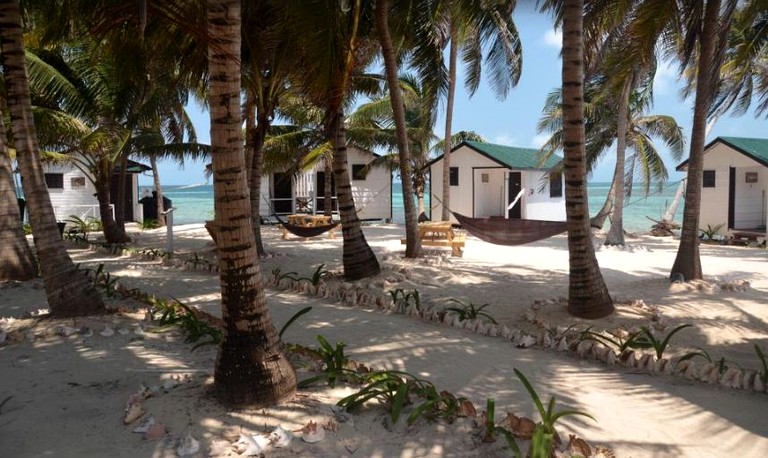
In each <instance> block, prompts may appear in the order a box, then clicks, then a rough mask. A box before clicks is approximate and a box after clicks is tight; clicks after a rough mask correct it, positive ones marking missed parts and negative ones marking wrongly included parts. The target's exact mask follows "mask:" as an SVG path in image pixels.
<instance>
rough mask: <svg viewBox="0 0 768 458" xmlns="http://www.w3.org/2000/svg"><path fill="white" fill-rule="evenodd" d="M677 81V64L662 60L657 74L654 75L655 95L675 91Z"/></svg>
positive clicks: (668, 93)
mask: <svg viewBox="0 0 768 458" xmlns="http://www.w3.org/2000/svg"><path fill="white" fill-rule="evenodd" d="M676 82H677V68H676V64H673V63H672V62H670V61H667V60H662V61H660V62H659V63H658V66H657V67H656V75H654V77H653V93H654V95H670V94H672V93H673V91H674V89H675V87H676Z"/></svg>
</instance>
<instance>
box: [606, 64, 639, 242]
mask: <svg viewBox="0 0 768 458" xmlns="http://www.w3.org/2000/svg"><path fill="white" fill-rule="evenodd" d="M632 85H633V83H632V78H630V79H629V80H627V81H626V82H625V83H624V87H623V88H622V90H621V96H620V97H621V98H620V100H619V110H618V113H617V116H618V120H617V122H616V170H615V171H614V177H613V180H614V189H615V197H614V201H613V205H614V207H613V214H612V215H611V229H610V230H609V231H608V235H607V236H606V237H605V244H606V245H624V243H625V242H624V167H625V164H626V159H627V125H628V119H629V95H630V92H631V90H632Z"/></svg>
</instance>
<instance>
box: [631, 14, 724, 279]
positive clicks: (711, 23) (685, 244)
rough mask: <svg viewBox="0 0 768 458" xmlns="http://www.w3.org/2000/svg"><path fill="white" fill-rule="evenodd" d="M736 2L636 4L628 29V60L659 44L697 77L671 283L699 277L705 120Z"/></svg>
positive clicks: (643, 57)
mask: <svg viewBox="0 0 768 458" xmlns="http://www.w3.org/2000/svg"><path fill="white" fill-rule="evenodd" d="M737 4H738V1H737V0H706V1H699V0H677V1H674V2H657V1H653V0H644V1H640V2H639V4H638V6H637V8H636V11H635V17H634V18H633V20H632V24H631V25H630V29H629V32H630V36H631V37H632V40H630V43H631V44H632V52H631V53H629V55H628V56H626V59H628V60H629V59H634V60H637V59H639V60H644V61H647V60H649V59H650V56H652V55H653V54H654V52H655V50H656V44H657V42H659V43H660V44H661V46H662V47H663V49H664V50H665V51H666V52H667V55H670V56H674V57H676V58H677V59H678V60H679V62H680V67H681V69H682V70H683V71H685V70H687V69H690V70H691V72H692V73H693V74H694V75H695V87H696V94H695V100H694V108H693V125H692V128H691V144H690V150H689V155H688V162H687V166H688V173H687V180H686V192H685V207H684V210H683V227H682V230H681V233H680V245H679V247H678V251H677V256H676V258H675V262H674V264H673V265H672V269H671V271H670V278H672V279H679V278H681V277H682V278H683V279H685V280H686V281H689V280H696V279H701V278H702V269H701V257H700V253H699V237H698V236H699V211H700V208H701V185H702V176H703V162H704V146H705V144H706V138H705V137H706V130H707V118H708V115H709V113H710V109H711V107H712V101H713V97H714V94H715V90H716V88H717V84H718V81H719V78H720V75H719V73H720V69H721V64H722V62H723V59H724V54H725V49H726V47H727V46H726V45H727V43H726V41H727V37H728V34H729V32H730V30H731V25H732V22H733V15H734V12H735V10H736V7H737Z"/></svg>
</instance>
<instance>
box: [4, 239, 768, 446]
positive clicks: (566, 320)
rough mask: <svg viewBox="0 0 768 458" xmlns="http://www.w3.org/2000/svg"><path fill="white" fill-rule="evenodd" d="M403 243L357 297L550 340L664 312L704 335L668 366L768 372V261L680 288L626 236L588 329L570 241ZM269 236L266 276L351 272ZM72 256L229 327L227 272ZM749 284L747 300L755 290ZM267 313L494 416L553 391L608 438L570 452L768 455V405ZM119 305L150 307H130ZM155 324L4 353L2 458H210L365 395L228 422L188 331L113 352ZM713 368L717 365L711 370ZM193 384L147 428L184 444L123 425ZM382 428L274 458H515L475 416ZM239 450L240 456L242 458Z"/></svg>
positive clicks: (478, 345)
mask: <svg viewBox="0 0 768 458" xmlns="http://www.w3.org/2000/svg"><path fill="white" fill-rule="evenodd" d="M402 232H403V229H402V227H398V226H394V225H385V226H378V227H366V229H365V234H366V237H367V238H368V241H369V243H370V245H371V246H372V247H373V249H374V251H375V252H376V254H377V256H378V258H379V260H380V262H381V264H382V266H383V267H384V270H383V273H382V274H381V275H380V276H378V277H377V278H375V279H370V280H365V281H361V282H357V285H358V286H369V287H370V288H371V290H373V291H381V290H382V289H384V290H392V289H396V288H402V289H404V290H405V291H411V290H413V289H417V290H418V291H419V292H420V296H421V303H422V306H423V307H436V309H437V310H440V309H441V308H442V307H443V306H446V305H452V304H450V303H449V302H450V299H452V298H453V299H458V300H461V301H462V302H465V303H469V302H472V303H474V304H475V305H477V306H480V305H482V304H486V303H488V304H489V306H488V307H487V308H486V309H484V310H485V311H487V312H488V313H490V314H491V315H492V316H493V317H495V318H496V319H497V320H498V321H499V322H500V323H503V324H505V325H507V326H509V327H515V328H519V329H523V330H525V331H528V332H531V333H534V334H536V333H538V332H540V330H539V328H538V327H537V326H536V325H535V324H533V323H531V322H530V318H535V320H537V321H538V322H539V323H542V322H544V323H546V324H549V325H563V326H567V325H569V324H572V323H576V324H577V325H578V326H579V327H580V329H584V328H586V327H587V326H589V325H592V326H594V328H593V329H615V328H617V327H619V326H626V327H633V326H643V325H649V324H650V323H651V321H650V320H651V317H652V315H653V310H654V307H656V308H657V311H658V313H657V316H660V317H661V318H662V321H663V322H664V323H665V324H666V325H667V330H669V329H672V328H673V327H674V326H676V325H678V324H683V323H690V324H693V325H694V326H693V327H692V328H688V329H685V330H683V331H681V332H680V333H679V334H677V335H676V336H675V337H674V339H673V340H672V343H671V344H670V348H669V349H668V351H667V354H669V355H680V354H683V353H684V352H686V351H689V350H691V349H695V348H696V347H702V348H704V349H706V351H707V352H709V354H711V355H712V357H713V358H714V359H720V358H721V357H724V358H725V360H726V363H727V364H728V365H729V366H730V367H741V368H743V369H745V370H746V369H749V370H753V371H754V370H758V369H760V363H759V361H758V359H757V357H756V356H755V354H754V350H753V345H754V344H755V343H757V344H760V345H762V347H763V348H764V349H766V350H768V324H767V323H768V308H766V305H765V303H766V300H765V298H766V297H768V296H767V295H766V293H768V276H766V273H768V263H767V262H766V261H768V252H767V251H766V250H759V249H755V248H743V247H731V246H710V245H703V246H702V263H703V268H704V272H705V275H706V277H707V281H706V282H701V283H697V284H694V285H691V284H684V285H679V284H677V285H670V284H669V282H668V281H667V280H666V278H667V275H668V270H669V268H670V266H671V265H672V262H673V260H674V257H675V254H676V249H677V242H676V241H673V240H671V239H658V238H652V237H648V236H640V237H636V238H630V239H628V243H629V245H628V247H626V248H622V249H619V248H606V247H602V246H601V245H598V249H597V256H598V261H599V263H600V266H601V268H602V271H603V275H604V277H605V280H606V283H607V284H608V287H609V289H610V291H611V293H612V294H613V295H614V297H615V298H616V299H617V300H619V301H620V303H618V304H617V308H618V311H617V313H616V314H615V315H613V316H611V317H609V318H606V319H604V320H598V321H596V322H587V321H583V320H576V319H573V318H571V317H569V316H568V315H567V313H565V310H564V307H563V303H562V302H560V301H559V300H560V298H563V297H565V296H566V294H567V273H568V252H567V249H566V243H565V242H566V241H565V237H564V236H559V237H554V238H551V239H548V240H545V241H541V242H538V243H535V244H532V245H529V246H521V247H499V246H493V245H489V244H486V243H484V242H480V241H478V240H477V239H474V238H472V237H470V238H469V239H468V242H467V247H466V250H465V254H464V257H463V258H451V257H450V256H449V252H450V250H446V251H440V252H439V254H436V253H438V252H436V251H432V252H430V254H429V255H428V256H426V257H425V258H423V259H419V260H405V259H403V258H402V246H401V245H400V242H399V239H400V237H401V236H402ZM174 233H175V240H174V241H175V248H176V258H177V259H179V258H180V259H186V258H191V255H190V253H192V252H196V253H200V254H201V255H205V256H211V253H212V246H211V243H210V239H209V238H208V236H207V234H206V232H205V230H204V229H202V227H201V226H200V225H188V226H181V227H176V228H174ZM164 237H165V231H164V230H154V231H148V232H144V233H139V234H138V235H136V237H135V239H136V240H135V244H134V245H135V246H136V247H153V248H160V249H163V248H164V247H165V238H164ZM264 238H265V243H266V246H267V249H268V251H270V253H274V254H275V256H273V257H270V258H268V259H264V260H262V272H263V273H264V274H265V276H266V275H268V274H269V273H270V272H271V271H272V269H274V268H275V267H280V268H281V270H282V271H283V272H288V271H297V272H298V273H299V275H301V276H310V275H311V273H312V272H313V271H314V269H315V267H316V266H318V265H319V264H320V263H325V264H326V267H327V268H328V269H330V270H332V271H334V272H336V273H340V272H341V254H342V253H341V243H342V242H341V239H340V238H339V239H336V240H330V239H327V238H325V237H319V238H315V239H310V240H307V241H303V240H301V239H297V238H291V239H289V240H280V239H279V231H278V230H277V229H275V228H265V229H264ZM596 243H599V240H596ZM71 253H72V255H73V258H74V259H75V260H76V262H82V263H83V264H87V265H89V266H91V267H95V266H96V265H98V263H104V264H105V267H106V269H107V270H108V271H109V272H110V273H111V274H112V275H116V276H117V277H119V278H121V283H123V284H125V285H126V286H127V287H137V288H139V289H141V290H144V291H147V292H150V293H154V294H157V295H158V296H162V297H168V298H170V297H175V298H177V299H179V300H181V301H183V302H185V303H188V304H190V305H195V306H197V307H199V308H201V309H203V310H205V311H208V312H210V313H211V314H214V315H220V310H219V304H218V288H219V284H218V277H217V276H216V275H211V274H207V273H202V272H190V271H186V270H181V269H178V268H175V267H171V266H167V265H163V264H162V263H161V262H159V261H154V260H146V259H141V258H139V257H127V256H125V257H118V256H113V255H109V254H104V253H102V252H94V251H90V250H85V249H73V250H72V251H71ZM741 281H748V282H749V286H747V287H744V286H741V283H740V282H741ZM723 286H724V287H725V289H724V288H723ZM734 286H735V287H734ZM731 289H733V290H731ZM536 300H539V301H544V302H543V303H541V305H540V306H539V307H538V310H537V311H536V312H535V313H534V312H533V311H532V310H531V305H532V304H533V303H534V301H536ZM547 300H549V302H547ZM639 300H641V301H643V303H644V304H645V307H642V306H640V305H641V304H639V303H638V302H637V301H639ZM268 301H269V305H270V308H271V311H272V314H273V319H274V321H275V324H276V326H277V327H280V326H281V325H282V323H284V322H285V321H286V320H287V319H288V318H289V317H290V316H291V315H292V314H293V313H295V312H296V311H298V310H299V309H300V308H302V307H304V306H306V305H312V306H313V310H312V312H311V313H310V314H309V315H305V316H304V317H303V318H301V319H300V321H299V322H297V323H296V324H294V326H293V327H292V328H291V329H290V330H289V331H288V333H287V334H286V336H285V340H286V341H288V342H295V343H301V344H305V345H309V346H315V345H316V340H315V338H316V336H317V335H318V334H322V335H323V336H325V337H326V338H327V339H328V340H329V341H331V342H336V341H339V340H343V341H344V342H345V343H346V344H347V353H348V354H349V355H351V356H352V357H353V358H354V359H355V360H357V361H360V362H363V363H365V364H367V365H372V366H376V367H379V368H384V367H386V368H393V369H400V370H406V371H408V372H411V373H413V374H414V375H418V376H420V377H423V378H426V379H428V380H430V381H432V382H433V383H435V384H436V385H437V387H438V389H446V390H449V391H451V392H453V393H456V394H457V395H462V396H466V397H468V398H469V399H471V400H472V401H473V402H474V403H475V405H476V406H477V408H478V410H481V409H482V407H483V406H484V403H485V399H486V398H487V397H493V398H495V400H496V405H497V418H498V419H500V418H501V417H502V416H503V414H504V412H506V411H507V410H509V411H514V412H515V413H516V414H518V415H526V416H529V417H531V418H533V419H535V420H538V416H537V415H535V414H534V412H533V407H532V405H531V402H530V400H529V398H528V396H527V394H526V393H525V391H524V389H523V387H522V385H521V384H520V383H519V382H518V381H517V379H516V377H515V375H514V374H513V371H512V369H513V368H517V369H519V370H521V371H522V372H523V373H524V374H526V375H527V376H528V378H529V379H530V380H531V381H532V382H533V383H534V384H535V386H536V387H537V389H538V390H539V392H540V393H541V394H542V396H543V397H545V398H548V397H549V396H550V395H551V394H555V395H556V397H557V400H558V406H560V408H563V409H579V410H583V411H587V412H589V413H591V414H592V415H593V416H595V417H596V418H597V420H598V422H597V423H594V422H592V421H590V420H585V419H582V418H578V417H568V418H566V419H564V420H562V424H561V427H560V433H561V435H563V438H564V439H565V440H567V434H568V433H575V434H578V435H579V436H581V437H584V438H585V439H587V440H588V441H589V442H590V443H592V444H603V445H607V446H609V447H611V448H613V449H614V450H615V451H616V454H617V456H621V457H627V456H632V457H645V456H647V457H660V456H669V457H673V456H675V457H676V456H712V457H722V456H739V457H761V456H766V455H768V422H767V421H765V412H766V411H767V409H768V396H766V394H765V393H755V392H753V391H750V390H741V389H739V390H733V389H728V388H724V387H721V386H718V385H707V384H704V383H702V382H698V381H696V382H692V381H688V380H686V379H685V378H682V377H679V376H668V375H649V374H648V373H647V372H644V371H640V370H637V369H624V368H620V367H617V366H608V365H605V364H602V363H599V362H595V361H585V360H581V359H578V358H576V357H575V355H573V354H570V355H569V354H566V353H558V352H555V351H553V350H544V349H542V348H541V347H534V348H528V349H519V348H516V347H515V345H514V344H513V343H511V342H509V341H507V340H504V339H502V338H499V337H496V338H492V337H485V336H481V335H477V334H474V333H470V332H468V331H464V330H457V329H453V328H450V327H445V326H442V325H438V324H435V323H430V322H426V321H422V320H417V319H414V318H407V317H405V316H403V315H400V314H392V313H383V312H376V311H372V310H369V309H363V308H354V307H348V306H344V305H341V304H339V303H336V302H333V301H330V300H328V299H323V298H319V297H316V296H307V295H299V294H295V293H291V292H284V291H278V290H275V289H269V290H268ZM632 301H635V304H634V305H630V303H631V302H632ZM111 303H112V305H120V306H124V307H128V308H134V307H136V304H135V303H132V302H131V301H126V300H113V301H111ZM44 307H45V298H44V294H43V291H42V288H41V283H40V282H39V281H35V282H30V283H26V284H22V285H17V284H5V285H3V287H2V289H0V316H12V317H20V316H21V315H22V314H23V313H24V312H25V311H30V310H35V309H37V308H44ZM526 315H528V319H529V320H526ZM141 318H142V316H141V315H140V314H124V315H109V316H104V317H94V318H83V319H78V320H66V321H64V322H63V323H66V324H68V325H70V326H73V327H79V326H83V325H85V326H89V327H91V328H92V329H94V330H95V331H96V332H95V333H94V335H93V336H92V337H86V338H83V337H82V336H78V335H73V336H69V337H62V336H52V335H50V334H52V331H53V329H54V328H56V326H57V325H60V324H62V321H58V322H53V321H51V320H47V321H43V322H42V323H40V324H38V325H37V326H36V327H35V328H34V331H35V332H37V333H38V334H41V335H43V334H45V336H44V337H40V338H38V339H36V340H35V341H34V342H29V341H28V340H26V341H24V342H21V343H7V344H6V345H4V346H0V373H2V374H3V376H2V378H0V402H3V400H4V399H6V398H8V396H12V397H11V398H10V399H8V401H7V402H6V403H5V404H4V405H2V407H0V447H1V448H2V450H0V456H40V455H47V454H54V455H58V456H106V455H111V456H172V455H173V454H174V453H175V452H174V450H175V445H176V442H177V441H178V439H179V438H180V437H183V436H184V435H186V434H187V433H189V434H192V435H193V436H194V437H195V438H197V439H198V440H200V442H201V451H202V452H207V451H208V447H209V445H210V444H211V443H213V442H215V440H223V439H224V438H225V437H226V438H227V439H236V438H237V437H236V436H237V434H235V435H234V437H231V434H232V431H233V428H235V429H237V428H243V429H244V430H246V431H252V432H262V431H269V430H270V429H271V428H273V427H274V426H276V425H278V424H282V425H283V426H284V427H286V428H289V429H298V428H301V426H302V425H303V424H305V423H306V422H307V421H309V420H310V419H314V420H316V421H319V422H325V421H327V419H328V418H330V417H333V414H332V412H331V410H330V405H331V404H333V403H335V402H336V400H338V398H339V397H340V396H343V395H346V394H349V393H351V392H352V390H351V388H348V387H340V388H337V389H335V390H330V389H325V388H317V389H312V390H311V391H302V392H300V396H298V397H297V398H296V399H295V400H294V402H292V403H290V404H288V405H287V406H281V407H276V408H273V409H267V410H265V411H263V412H262V411H259V412H230V411H227V410H225V409H223V408H221V407H220V406H219V405H218V404H217V403H216V402H215V401H214V400H213V399H212V398H211V397H210V395H209V394H208V392H207V386H209V384H210V377H209V375H210V373H211V370H212V367H213V360H214V359H215V349H213V348H204V349H201V350H197V351H195V352H190V351H189V348H190V346H189V345H187V344H184V343H183V336H181V335H180V334H179V333H177V332H171V333H167V334H147V335H146V336H145V337H144V338H143V339H136V336H135V335H134V334H128V335H121V334H119V333H117V334H115V335H114V336H111V337H102V336H101V335H99V333H98V331H99V330H102V329H103V328H104V326H105V325H109V326H111V327H113V328H115V329H118V328H121V327H123V328H125V329H132V326H133V325H134V324H135V323H137V322H138V321H139V320H141ZM14 325H15V326H18V325H19V324H18V322H17V323H15V324H14ZM46 330H47V331H46ZM665 356H666V354H665ZM697 364H699V365H700V366H702V365H703V360H699V362H697ZM178 373H186V374H192V375H193V377H192V382H191V383H187V384H184V385H182V386H181V387H179V388H175V389H173V390H170V392H169V393H167V394H162V395H159V396H155V397H152V398H150V399H148V400H147V401H146V402H145V408H146V410H147V411H148V412H149V413H148V414H152V415H154V416H155V418H156V419H157V420H158V422H160V423H162V424H164V425H166V426H167V427H168V429H169V431H170V432H169V434H168V435H167V436H166V437H165V438H164V439H161V440H156V441H146V440H143V439H142V438H141V435H139V434H132V433H131V432H130V431H131V430H132V429H133V427H135V425H136V423H134V424H132V425H130V426H125V425H124V424H123V423H122V410H123V407H124V405H125V402H126V400H127V399H128V397H129V396H130V394H131V393H133V392H135V391H136V390H137V388H138V387H139V385H140V383H142V382H143V383H145V384H147V385H152V384H157V383H159V380H160V378H161V377H162V378H168V377H170V376H171V375H173V374H178ZM306 376H307V374H306V373H304V372H302V373H301V374H300V377H306ZM384 418H385V414H384V412H383V410H382V409H380V408H371V409H368V410H366V411H365V412H363V413H361V414H356V415H353V416H352V421H351V422H346V423H337V428H336V431H335V432H329V433H328V436H327V437H326V439H325V440H324V441H322V442H319V443H316V444H307V443H304V442H301V441H300V440H294V441H293V442H292V443H291V446H290V447H289V449H281V450H273V451H271V452H269V454H268V456H307V457H309V456H366V457H368V456H380V457H390V456H402V457H406V456H408V457H416V456H507V455H506V454H505V453H506V452H503V451H501V450H500V447H501V446H502V443H501V441H499V442H497V443H496V444H490V445H489V444H482V443H479V438H478V437H476V436H475V435H473V434H472V431H476V428H474V427H473V422H472V421H470V420H467V419H460V420H459V421H458V422H457V423H455V424H454V425H445V424H440V423H439V424H433V425H430V424H426V423H423V422H420V423H417V424H416V425H415V426H413V427H411V428H407V427H406V426H405V425H404V423H403V422H402V420H401V422H400V423H398V424H397V425H395V426H394V427H391V428H385V427H384V426H382V423H383V421H384ZM137 423H138V422H137ZM238 431H239V429H238ZM228 443H229V442H227V443H226V444H228ZM227 453H231V454H234V452H233V451H231V449H228V451H227ZM201 456H202V455H201Z"/></svg>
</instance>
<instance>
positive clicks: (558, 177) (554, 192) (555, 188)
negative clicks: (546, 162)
mask: <svg viewBox="0 0 768 458" xmlns="http://www.w3.org/2000/svg"><path fill="white" fill-rule="evenodd" d="M549 197H563V174H562V173H555V172H552V173H550V174H549Z"/></svg>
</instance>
